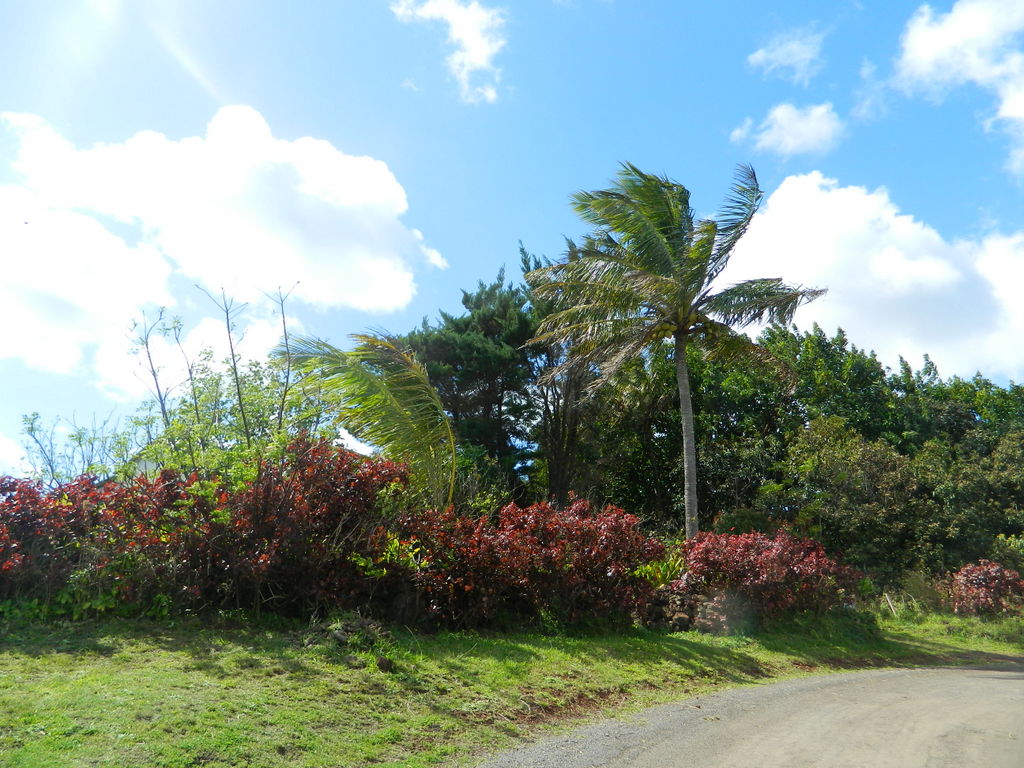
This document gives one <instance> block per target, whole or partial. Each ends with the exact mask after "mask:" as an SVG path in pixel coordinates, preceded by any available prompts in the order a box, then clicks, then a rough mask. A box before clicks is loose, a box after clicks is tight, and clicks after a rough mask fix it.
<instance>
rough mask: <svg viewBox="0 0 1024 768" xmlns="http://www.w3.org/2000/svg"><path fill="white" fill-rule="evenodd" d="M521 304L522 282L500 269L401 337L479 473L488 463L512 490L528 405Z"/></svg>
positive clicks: (530, 325) (526, 324) (524, 306)
mask: <svg viewBox="0 0 1024 768" xmlns="http://www.w3.org/2000/svg"><path fill="white" fill-rule="evenodd" d="M528 304H529V299H528V297H527V295H526V292H525V290H524V289H523V287H522V286H517V285H513V284H512V283H506V281H505V272H504V270H502V271H501V272H499V274H498V276H497V278H496V279H495V280H494V282H491V283H484V282H480V283H479V285H478V286H477V289H476V290H475V291H472V292H470V291H463V292H462V306H463V307H464V308H465V310H466V311H465V313H464V314H462V315H452V314H448V313H447V312H441V313H440V321H439V322H438V323H436V324H431V323H428V322H427V321H426V320H424V321H423V324H422V326H421V327H420V328H418V329H416V330H414V331H412V332H411V333H409V334H408V335H407V336H405V337H404V338H403V342H404V343H406V344H408V346H409V348H410V349H411V350H412V351H413V352H414V353H415V355H416V358H417V359H418V360H419V361H420V362H422V363H423V366H424V367H425V369H426V371H427V374H428V375H429V377H430V382H431V384H433V386H434V387H435V388H436V389H437V392H438V395H439V397H440V399H441V403H442V404H443V406H444V410H445V411H446V412H447V413H448V414H449V416H450V417H451V420H452V425H453V428H454V430H455V434H456V435H457V437H458V441H459V445H460V449H461V450H462V452H463V454H464V456H465V457H470V456H477V457H478V459H479V460H478V461H477V464H478V465H480V466H479V467H478V468H479V469H480V470H481V471H485V472H486V470H487V467H486V466H484V465H485V464H487V463H490V464H491V465H492V466H495V465H496V468H497V470H498V472H499V473H500V475H501V478H502V484H503V485H504V486H506V487H507V488H509V489H511V490H513V491H515V490H516V489H517V487H519V486H521V481H522V477H521V476H522V470H523V468H524V467H523V465H524V463H525V461H526V459H527V456H528V455H529V451H528V449H527V438H528V433H529V426H530V423H531V422H532V420H533V418H534V415H533V411H534V410H535V404H534V403H533V402H532V400H531V398H530V392H529V387H530V385H531V383H532V381H533V370H532V365H531V361H530V354H529V352H528V351H527V350H525V349H524V348H523V345H524V344H525V342H526V341H527V340H528V339H529V338H530V337H531V336H533V334H534V330H535V322H534V319H533V316H532V314H531V312H530V309H529V306H528Z"/></svg>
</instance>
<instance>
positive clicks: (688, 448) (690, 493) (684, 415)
mask: <svg viewBox="0 0 1024 768" xmlns="http://www.w3.org/2000/svg"><path fill="white" fill-rule="evenodd" d="M676 384H677V385H678V386H679V418H680V420H681V421H682V426H683V496H684V500H685V510H686V538H688V539H689V538H692V537H693V536H696V535H697V530H698V527H699V526H698V523H697V449H696V446H695V445H694V438H693V402H692V401H691V400H690V370H689V368H688V367H687V365H686V337H685V336H683V335H681V334H677V335H676Z"/></svg>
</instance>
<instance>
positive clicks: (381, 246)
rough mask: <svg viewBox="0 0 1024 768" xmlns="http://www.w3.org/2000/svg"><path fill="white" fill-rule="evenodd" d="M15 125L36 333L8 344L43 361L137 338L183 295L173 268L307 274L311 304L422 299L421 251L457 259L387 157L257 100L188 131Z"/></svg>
mask: <svg viewBox="0 0 1024 768" xmlns="http://www.w3.org/2000/svg"><path fill="white" fill-rule="evenodd" d="M2 127H6V128H7V129H8V131H10V133H11V134H12V135H13V137H14V138H15V144H16V146H17V152H16V157H15V158H14V160H13V162H12V163H11V165H12V168H13V170H14V172H15V175H16V176H17V182H16V183H11V184H7V185H2V186H0V253H2V254H3V260H4V268H5V276H4V280H3V281H2V282H0V322H3V323H4V327H8V328H19V329H20V332H19V333H18V334H14V335H13V338H8V340H7V341H6V342H5V344H4V345H3V347H0V356H4V357H14V358H20V359H22V360H24V361H25V362H26V363H27V364H29V365H30V366H32V367H35V368H39V369H42V370H49V371H54V372H69V371H71V370H73V369H75V367H76V366H77V365H79V364H80V363H81V361H82V360H83V356H84V354H85V352H86V351H87V350H88V349H91V348H94V347H96V346H97V345H99V346H104V345H106V347H108V348H114V347H116V346H117V345H119V344H122V340H123V338H124V336H125V332H126V328H127V326H128V324H129V322H130V321H131V320H132V319H133V318H135V317H137V316H138V314H139V311H140V310H141V308H143V307H145V306H151V305H156V304H161V305H172V304H173V303H174V298H173V296H172V295H171V294H170V293H169V288H168V286H169V284H170V283H169V281H170V279H171V277H172V276H173V275H178V276H182V277H185V278H187V279H189V280H190V281H193V282H195V281H198V282H199V283H200V284H201V285H203V286H205V287H206V288H207V289H209V290H211V291H212V292H215V293H219V292H220V290H221V288H224V289H225V290H226V291H227V292H228V294H229V295H230V296H233V297H234V298H235V299H237V300H238V301H239V302H247V301H249V302H256V303H259V302H261V301H264V292H267V291H274V290H276V289H277V288H278V287H283V288H288V287H290V286H292V285H295V283H296V281H298V285H296V287H295V288H294V290H293V292H292V296H291V298H292V300H293V301H295V302H300V303H305V304H310V305H314V306H317V307H320V308H329V307H351V308H354V309H360V310H365V311H389V310H394V309H398V308H401V307H403V306H405V305H406V304H407V303H408V302H409V300H410V299H411V298H412V296H413V293H414V291H415V284H414V280H413V271H412V270H413V267H412V265H414V264H419V263H423V262H426V263H428V264H431V265H433V266H435V267H443V266H444V265H445V261H444V259H443V257H442V256H441V255H440V254H439V253H438V252H437V251H436V250H434V249H432V248H430V247H428V246H427V244H426V243H425V241H424V237H423V234H422V233H421V232H419V231H418V230H415V229H412V228H409V227H406V226H405V225H404V224H403V223H402V222H401V216H402V215H403V214H404V213H405V212H406V209H407V207H408V204H407V201H406V196H405V191H404V190H403V188H402V186H401V185H400V184H399V182H398V180H397V179H396V178H395V177H394V175H393V174H392V173H391V171H390V170H389V169H388V167H387V165H385V164H384V163H383V162H381V161H379V160H375V159H373V158H370V157H357V156H352V155H347V154H345V153H343V152H341V151H340V150H338V149H336V148H335V147H333V146H332V145H331V144H330V143H328V142H327V141H323V140H320V139H314V138H309V137H305V138H299V139H296V140H294V141H286V140H282V139H277V138H274V137H273V136H272V134H271V132H270V128H269V126H268V125H267V124H266V122H265V121H264V120H263V118H262V117H261V116H260V115H259V113H257V112H256V111H255V110H253V109H251V108H248V107H227V108H224V109H221V110H220V111H219V112H217V114H216V115H215V117H214V118H213V120H212V121H211V122H210V124H209V126H208V129H207V132H206V135H205V136H193V137H188V138H184V139H181V140H177V141H176V140H172V139H169V138H167V137H166V136H163V135H162V134H159V133H155V132H150V131H146V132H142V133H138V134H136V135H135V136H132V137H131V138H129V139H127V140H126V141H124V142H122V143H115V144H105V145H96V146H93V147H89V148H78V147H75V146H74V145H73V144H72V143H71V142H69V141H67V140H66V139H65V138H63V137H62V136H61V135H60V134H59V133H58V132H57V131H56V130H55V129H54V128H53V127H52V126H50V125H49V124H48V123H47V122H46V121H45V120H43V119H42V118H40V117H37V116H34V115H27V114H12V113H4V114H3V115H0V128H2ZM111 345H113V346H111ZM106 362H108V363H109V362H110V361H109V360H107V361H106Z"/></svg>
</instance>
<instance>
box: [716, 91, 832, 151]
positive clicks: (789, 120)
mask: <svg viewBox="0 0 1024 768" xmlns="http://www.w3.org/2000/svg"><path fill="white" fill-rule="evenodd" d="M752 125H753V121H752V120H751V119H750V118H747V119H746V120H744V121H743V123H742V124H741V125H740V126H738V127H737V128H736V129H734V130H733V132H732V134H730V139H731V140H732V141H734V142H738V141H743V140H744V139H746V138H747V137H748V136H749V135H751V133H752ZM842 133H843V123H842V121H841V120H840V119H839V116H838V115H837V114H836V113H835V110H834V109H833V108H832V104H831V102H825V103H824V104H814V105H811V106H808V107H804V108H802V109H801V108H799V107H795V106H793V105H792V104H787V103H783V104H777V105H776V106H774V107H772V108H771V110H770V111H769V112H768V116H767V117H765V119H764V120H762V121H761V123H760V125H758V126H757V129H756V131H753V135H754V136H755V139H756V141H755V145H754V146H755V147H756V148H757V149H760V150H767V151H769V152H775V153H777V154H780V155H782V156H784V157H789V156H791V155H801V154H823V153H825V152H828V151H829V150H831V149H832V148H833V147H835V145H836V144H837V143H838V142H839V139H840V137H841V136H842Z"/></svg>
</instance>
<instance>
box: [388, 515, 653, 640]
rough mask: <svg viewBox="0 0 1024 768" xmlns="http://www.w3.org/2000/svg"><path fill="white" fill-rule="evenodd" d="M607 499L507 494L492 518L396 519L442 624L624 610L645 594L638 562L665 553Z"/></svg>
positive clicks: (564, 617) (647, 589) (582, 615)
mask: <svg viewBox="0 0 1024 768" xmlns="http://www.w3.org/2000/svg"><path fill="white" fill-rule="evenodd" d="M639 523H640V521H639V519H638V518H637V517H635V516H633V515H629V514H626V513H625V512H623V511H622V510H621V509H618V508H616V507H611V506H609V507H606V508H605V509H603V510H601V511H599V512H595V511H594V510H593V509H592V508H591V506H590V504H589V503H588V502H586V501H582V500H578V501H574V502H573V503H572V504H571V505H570V506H569V507H568V508H566V509H564V510H559V509H556V508H555V507H552V506H551V505H549V504H546V503H545V504H534V505H533V506H530V507H527V508H525V509H523V508H520V507H518V506H516V505H515V504H509V505H508V506H506V507H505V508H503V509H502V510H501V511H500V512H499V513H498V515H497V518H496V519H492V518H491V517H488V516H483V517H479V518H473V517H466V516H463V515H459V514H458V513H456V512H455V511H454V510H452V509H448V510H432V511H428V512H426V513H422V514H417V515H415V516H407V517H406V518H404V519H403V521H402V531H403V535H405V536H409V537H411V538H412V539H414V540H415V541H416V542H417V544H418V546H419V547H420V552H421V563H420V568H419V569H418V570H417V571H416V573H415V575H414V579H415V583H416V585H417V586H418V587H419V589H420V590H422V592H423V593H424V595H425V598H426V608H427V611H428V613H429V614H430V616H431V617H432V618H434V619H435V620H437V621H440V622H442V623H445V624H448V625H450V626H480V625H485V624H489V623H494V622H496V621H502V620H506V621H507V620H512V621H522V620H527V621H529V620H534V619H537V618H540V617H544V616H551V617H555V618H558V619H561V620H564V621H568V622H578V621H581V620H584V619H588V618H597V617H609V616H616V615H617V616H628V615H629V614H630V613H631V612H632V611H634V610H635V609H636V608H637V607H638V606H639V605H640V604H641V603H642V602H643V601H644V600H645V599H646V598H647V597H648V596H649V593H650V590H651V587H650V584H649V583H648V582H647V581H646V580H645V579H643V578H641V577H639V576H636V575H634V572H635V571H636V569H637V567H638V566H640V565H643V564H644V563H648V562H651V561H652V560H656V559H657V558H659V557H661V556H662V555H663V554H664V546H663V545H662V544H661V542H659V541H658V540H657V539H652V538H650V537H648V536H646V535H644V534H643V533H642V532H641V531H640V526H639Z"/></svg>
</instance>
